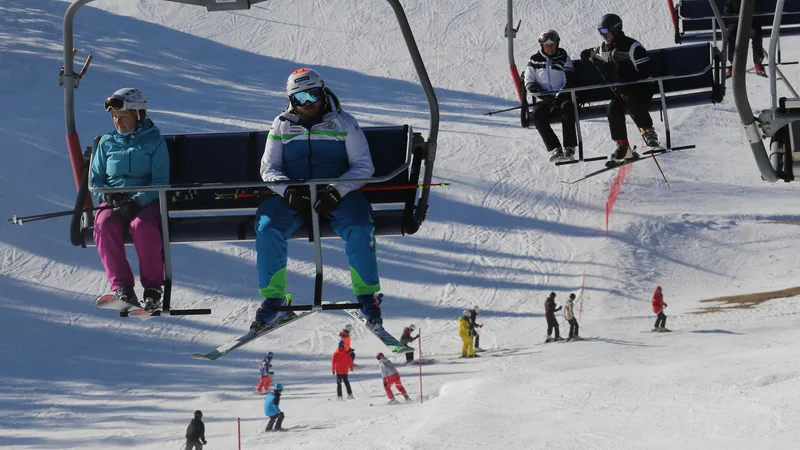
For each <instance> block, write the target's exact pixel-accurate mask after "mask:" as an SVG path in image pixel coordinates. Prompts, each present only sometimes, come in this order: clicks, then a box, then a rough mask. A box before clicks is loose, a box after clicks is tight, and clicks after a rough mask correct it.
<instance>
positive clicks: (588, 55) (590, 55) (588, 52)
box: [581, 48, 595, 61]
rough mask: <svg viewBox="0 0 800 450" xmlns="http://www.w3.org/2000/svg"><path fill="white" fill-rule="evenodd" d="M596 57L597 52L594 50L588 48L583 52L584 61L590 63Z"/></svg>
mask: <svg viewBox="0 0 800 450" xmlns="http://www.w3.org/2000/svg"><path fill="white" fill-rule="evenodd" d="M594 56H595V51H594V49H593V48H587V49H586V50H583V51H582V52H581V60H582V61H589V60H590V59H593V58H594Z"/></svg>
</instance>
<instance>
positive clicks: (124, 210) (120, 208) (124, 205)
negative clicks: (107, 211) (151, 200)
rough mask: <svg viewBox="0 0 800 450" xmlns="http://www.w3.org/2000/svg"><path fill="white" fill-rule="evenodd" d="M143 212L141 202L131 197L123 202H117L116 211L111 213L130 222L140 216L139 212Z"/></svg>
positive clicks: (115, 203)
mask: <svg viewBox="0 0 800 450" xmlns="http://www.w3.org/2000/svg"><path fill="white" fill-rule="evenodd" d="M141 210H142V207H141V206H140V205H139V202H138V201H137V200H136V199H135V198H133V197H131V198H129V199H127V200H125V201H122V202H116V201H115V202H114V209H112V210H111V211H112V212H113V213H114V214H116V215H118V216H120V217H122V218H123V219H125V220H127V221H128V222H130V221H131V220H133V219H134V218H135V217H136V215H137V214H139V211H141Z"/></svg>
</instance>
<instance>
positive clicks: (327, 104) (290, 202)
mask: <svg viewBox="0 0 800 450" xmlns="http://www.w3.org/2000/svg"><path fill="white" fill-rule="evenodd" d="M286 95H287V96H288V97H289V106H288V107H287V108H286V110H285V111H283V112H282V113H281V114H280V115H278V117H276V118H275V120H274V121H273V123H272V129H271V130H270V132H269V135H268V136H267V145H266V149H265V151H264V156H263V158H262V160H261V178H262V179H263V180H264V181H292V180H296V181H301V180H310V179H320V178H337V179H340V180H341V181H337V182H335V183H331V184H329V185H327V186H325V187H324V188H322V189H321V190H320V191H319V193H318V197H317V201H316V202H315V204H313V205H312V204H311V192H310V189H309V186H308V185H303V184H288V185H281V186H273V187H272V188H271V189H272V190H273V191H274V193H275V194H276V195H273V196H268V197H267V198H266V199H265V200H264V201H263V202H262V203H261V205H260V206H259V208H258V211H257V212H256V221H255V226H256V250H257V261H256V265H257V269H258V290H259V294H260V295H261V296H262V297H264V298H265V300H264V301H263V302H262V304H261V307H260V308H259V309H258V311H257V312H256V319H255V321H254V322H253V324H252V325H251V326H250V329H251V330H255V331H260V330H263V329H265V328H266V327H267V326H268V324H270V323H272V322H274V321H275V320H277V319H278V318H280V317H281V316H282V315H284V314H285V313H278V312H277V311H274V310H273V309H272V308H273V307H275V306H284V305H286V303H287V302H286V300H285V296H286V262H287V259H288V253H287V250H288V240H289V239H290V238H291V236H292V234H293V233H294V232H295V231H297V230H298V229H299V228H300V227H301V226H302V225H303V224H304V222H305V220H306V219H307V217H308V216H309V215H308V210H309V209H311V208H312V207H313V208H314V210H315V211H316V212H317V213H318V214H319V215H320V216H321V217H324V218H327V219H328V220H329V221H330V225H331V227H332V228H333V231H334V232H335V233H336V234H337V235H339V236H340V237H342V239H344V240H345V252H346V254H347V258H348V261H349V264H350V276H351V281H352V285H353V293H354V294H355V296H356V302H357V303H360V304H361V305H362V308H361V315H362V316H363V317H364V318H365V319H366V320H367V321H368V322H370V323H376V322H377V323H380V322H381V312H380V308H379V307H378V305H379V302H376V300H375V297H376V293H377V292H378V291H379V290H380V288H381V287H380V279H379V277H378V261H377V256H376V252H375V227H374V226H373V225H372V205H370V203H369V201H368V200H367V198H366V197H365V196H364V194H363V193H361V192H359V191H358V189H359V188H360V187H362V186H363V184H364V183H363V182H347V181H346V180H347V179H350V178H369V177H371V176H372V175H373V173H374V172H375V167H374V165H373V163H372V156H371V155H370V151H369V145H368V143H367V139H366V137H365V136H364V132H363V131H362V130H361V128H360V127H359V126H358V122H357V121H356V119H355V118H353V116H351V115H349V114H347V113H346V112H344V111H342V108H341V105H340V104H339V100H338V99H337V98H336V96H335V95H334V94H333V92H331V91H330V89H328V88H326V87H325V83H324V81H323V80H322V77H321V76H320V75H319V74H318V73H317V72H316V71H314V70H311V69H299V70H296V71H295V72H294V73H292V74H291V75H290V76H289V79H288V80H287V81H286Z"/></svg>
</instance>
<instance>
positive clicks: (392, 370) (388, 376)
mask: <svg viewBox="0 0 800 450" xmlns="http://www.w3.org/2000/svg"><path fill="white" fill-rule="evenodd" d="M377 358H378V362H379V363H380V365H381V377H382V378H383V389H384V390H385V391H386V395H387V396H388V397H389V404H390V405H394V404H395V403H397V400H396V399H395V398H394V394H393V393H392V385H394V386H395V387H396V388H397V391H398V392H400V394H402V395H403V397H404V398H405V399H406V401H407V402H410V401H411V397H409V396H408V394H406V388H404V387H403V383H401V382H400V373H399V372H398V371H397V368H396V367H395V366H394V364H393V363H392V362H391V361H389V360H388V359H387V358H385V357H384V356H383V353H378V355H377Z"/></svg>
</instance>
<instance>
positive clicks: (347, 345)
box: [339, 323, 356, 362]
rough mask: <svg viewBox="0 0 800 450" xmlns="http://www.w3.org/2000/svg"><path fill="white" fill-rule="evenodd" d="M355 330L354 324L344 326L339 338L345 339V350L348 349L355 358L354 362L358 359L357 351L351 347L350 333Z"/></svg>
mask: <svg viewBox="0 0 800 450" xmlns="http://www.w3.org/2000/svg"><path fill="white" fill-rule="evenodd" d="M352 332H353V326H352V325H350V324H349V323H348V324H347V325H345V326H344V329H343V330H342V331H340V332H339V340H340V341H344V351H346V352H347V353H348V354H349V355H350V357H351V358H353V362H355V360H356V351H355V350H353V349H352V348H351V347H350V333H352Z"/></svg>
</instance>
